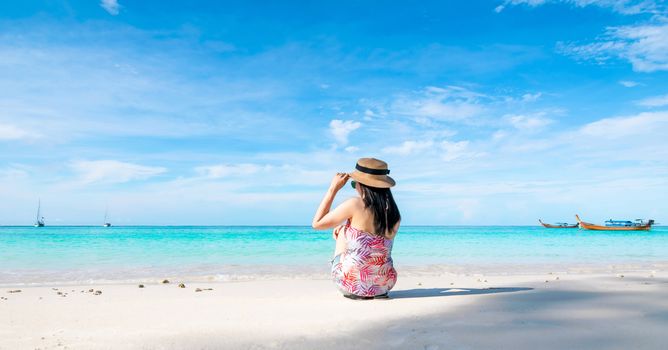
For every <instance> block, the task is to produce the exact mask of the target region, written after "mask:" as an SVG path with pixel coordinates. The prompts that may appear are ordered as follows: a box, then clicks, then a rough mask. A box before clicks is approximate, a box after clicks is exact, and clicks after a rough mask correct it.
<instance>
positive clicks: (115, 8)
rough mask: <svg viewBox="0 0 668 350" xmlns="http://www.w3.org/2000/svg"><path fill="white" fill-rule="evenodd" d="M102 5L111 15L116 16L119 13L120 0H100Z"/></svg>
mask: <svg viewBox="0 0 668 350" xmlns="http://www.w3.org/2000/svg"><path fill="white" fill-rule="evenodd" d="M100 6H102V8H103V9H105V11H107V12H109V14H110V15H113V16H116V15H117V14H118V13H119V10H120V7H121V6H120V5H119V4H118V0H102V1H100Z"/></svg>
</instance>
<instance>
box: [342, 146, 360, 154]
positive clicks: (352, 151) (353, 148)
mask: <svg viewBox="0 0 668 350" xmlns="http://www.w3.org/2000/svg"><path fill="white" fill-rule="evenodd" d="M359 150H360V148H359V147H355V146H348V147H346V148H345V151H346V152H348V153H355V152H357V151H359Z"/></svg>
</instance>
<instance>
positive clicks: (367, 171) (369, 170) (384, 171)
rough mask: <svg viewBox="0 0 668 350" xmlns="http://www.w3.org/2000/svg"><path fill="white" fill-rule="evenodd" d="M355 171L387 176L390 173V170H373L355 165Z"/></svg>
mask: <svg viewBox="0 0 668 350" xmlns="http://www.w3.org/2000/svg"><path fill="white" fill-rule="evenodd" d="M355 169H357V170H359V171H360V172H362V173H365V174H369V175H387V174H389V173H390V169H371V168H367V167H365V166H361V165H359V164H356V165H355Z"/></svg>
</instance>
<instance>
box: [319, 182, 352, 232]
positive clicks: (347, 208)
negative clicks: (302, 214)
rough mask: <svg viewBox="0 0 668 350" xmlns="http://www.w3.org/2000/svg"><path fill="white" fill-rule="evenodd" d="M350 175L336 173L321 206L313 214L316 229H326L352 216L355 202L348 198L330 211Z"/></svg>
mask: <svg viewBox="0 0 668 350" xmlns="http://www.w3.org/2000/svg"><path fill="white" fill-rule="evenodd" d="M348 177H349V176H348V174H346V173H337V174H336V175H334V178H333V179H332V183H331V185H330V186H329V189H328V190H327V193H326V194H325V197H324V198H323V199H322V201H321V202H320V206H319V207H318V210H317V211H316V212H315V215H314V216H313V222H312V223H311V226H312V227H313V228H314V229H316V230H324V229H328V228H332V227H334V226H336V225H338V224H340V223H341V222H343V221H344V220H346V219H348V218H350V217H351V216H352V214H353V205H354V203H353V201H351V200H347V201H345V202H343V203H341V204H340V205H339V206H338V207H336V208H335V209H334V210H332V211H331V212H330V211H329V210H330V208H331V207H332V202H333V201H334V197H336V193H337V192H339V190H340V189H341V188H342V187H343V186H345V184H346V182H348Z"/></svg>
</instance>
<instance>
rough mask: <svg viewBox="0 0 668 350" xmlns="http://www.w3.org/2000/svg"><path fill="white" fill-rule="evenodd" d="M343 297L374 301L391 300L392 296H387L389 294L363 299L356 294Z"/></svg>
mask: <svg viewBox="0 0 668 350" xmlns="http://www.w3.org/2000/svg"><path fill="white" fill-rule="evenodd" d="M343 296H344V297H345V298H348V299H353V300H373V299H389V298H390V296H389V295H387V293H385V294H379V295H375V296H372V297H363V296H359V295H355V294H344V295H343Z"/></svg>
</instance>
